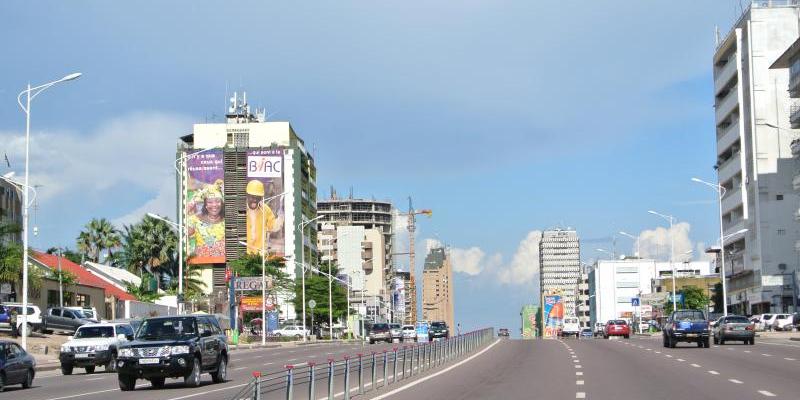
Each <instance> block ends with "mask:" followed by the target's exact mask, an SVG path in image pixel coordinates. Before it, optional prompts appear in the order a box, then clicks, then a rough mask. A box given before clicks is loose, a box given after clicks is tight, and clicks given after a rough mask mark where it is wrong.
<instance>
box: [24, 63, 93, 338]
mask: <svg viewBox="0 0 800 400" xmlns="http://www.w3.org/2000/svg"><path fill="white" fill-rule="evenodd" d="M80 76H81V73H80V72H76V73H72V74H69V75H67V76H65V77H63V78H61V79H59V80H55V81H52V82H48V83H45V84H44V85H39V86H35V87H31V84H30V83H28V88H27V89H25V90H23V91H21V92H20V93H19V95H17V104H19V107H20V108H21V109H22V111H23V112H24V113H25V182H23V183H22V184H21V186H22V187H23V188H24V190H23V191H22V203H23V206H24V207H23V209H22V231H23V233H24V234H23V236H22V254H23V257H22V309H23V310H27V309H28V209H29V208H30V205H31V203H30V202H29V201H28V189H30V188H31V186H30V184H29V182H28V177H29V175H30V174H29V172H30V171H29V170H30V166H29V164H30V157H29V156H30V144H31V100H33V99H34V98H36V96H38V95H39V93H42V92H43V91H45V90H47V89H48V88H50V87H51V86H54V85H57V84H59V83H62V82H67V81H71V80H74V79H78V78H79V77H80ZM23 95H25V97H26V100H25V104H24V105H23V104H22V96H23ZM22 315H23V317H22V348H23V349H25V350H27V349H28V320H27V319H28V313H27V312H24V313H22Z"/></svg>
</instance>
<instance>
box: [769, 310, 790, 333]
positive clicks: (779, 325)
mask: <svg viewBox="0 0 800 400" xmlns="http://www.w3.org/2000/svg"><path fill="white" fill-rule="evenodd" d="M793 327H794V317H793V316H792V314H775V318H774V319H773V321H772V330H773V331H791V330H792V328H793Z"/></svg>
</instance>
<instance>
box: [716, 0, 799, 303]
mask: <svg viewBox="0 0 800 400" xmlns="http://www.w3.org/2000/svg"><path fill="white" fill-rule="evenodd" d="M799 10H800V6H798V4H797V1H794V0H785V1H766V2H763V1H760V2H753V3H752V4H751V5H750V7H748V9H747V10H746V11H745V12H744V13H743V14H742V16H741V17H740V18H739V20H738V21H737V22H736V23H735V24H734V26H733V28H732V29H731V30H730V32H728V33H727V35H725V36H724V37H722V38H718V43H717V49H716V51H715V54H714V58H713V75H714V95H715V122H716V141H717V151H716V160H717V162H716V164H715V169H716V172H717V179H718V183H719V185H720V186H722V187H723V188H725V195H724V197H723V199H722V204H721V208H722V214H723V215H722V225H723V231H724V233H725V235H731V234H733V233H735V232H739V231H741V230H743V229H747V232H746V233H744V234H743V235H738V236H734V237H732V238H731V239H730V240H728V241H726V242H725V243H724V246H723V250H722V251H724V252H725V264H726V265H724V268H725V276H726V280H727V281H728V304H729V311H731V312H736V313H741V314H756V313H764V312H780V311H783V312H787V311H791V309H792V308H793V306H792V304H793V303H794V302H795V299H793V297H794V296H795V295H794V294H793V293H792V290H791V287H792V286H794V285H786V284H785V283H786V280H787V277H789V276H792V275H793V273H794V272H795V271H796V270H797V268H798V258H797V254H796V252H795V243H796V241H797V239H798V222H797V221H796V220H795V219H794V218H792V215H794V213H795V212H796V210H797V205H798V201H800V199H798V196H797V194H796V192H795V191H794V189H793V187H792V178H793V176H794V175H795V172H796V171H794V169H793V168H792V164H793V163H794V161H793V160H792V152H791V148H790V144H791V140H790V138H789V136H788V135H790V134H791V132H790V130H787V129H786V125H787V124H788V121H789V120H790V114H791V105H792V100H791V99H790V96H789V94H788V93H787V90H786V88H787V87H788V85H789V72H788V71H786V70H782V69H770V65H771V64H772V63H773V62H774V61H775V60H776V59H777V58H778V57H779V56H780V55H781V54H782V53H783V52H784V51H785V50H786V49H787V48H788V47H789V46H790V45H791V44H792V43H793V42H794V41H795V40H796V39H797V37H798V16H799V15H798V12H799Z"/></svg>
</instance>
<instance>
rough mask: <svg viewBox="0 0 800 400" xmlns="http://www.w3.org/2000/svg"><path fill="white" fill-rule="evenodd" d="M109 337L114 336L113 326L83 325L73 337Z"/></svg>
mask: <svg viewBox="0 0 800 400" xmlns="http://www.w3.org/2000/svg"><path fill="white" fill-rule="evenodd" d="M110 337H114V327H112V326H84V327H81V328H79V329H78V331H77V332H75V339H87V338H110Z"/></svg>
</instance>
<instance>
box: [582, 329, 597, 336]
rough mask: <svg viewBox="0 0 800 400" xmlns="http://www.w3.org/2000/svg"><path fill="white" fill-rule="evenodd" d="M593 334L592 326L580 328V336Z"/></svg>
mask: <svg viewBox="0 0 800 400" xmlns="http://www.w3.org/2000/svg"><path fill="white" fill-rule="evenodd" d="M593 336H594V332H592V328H583V329H581V337H584V338H590V337H593Z"/></svg>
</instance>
